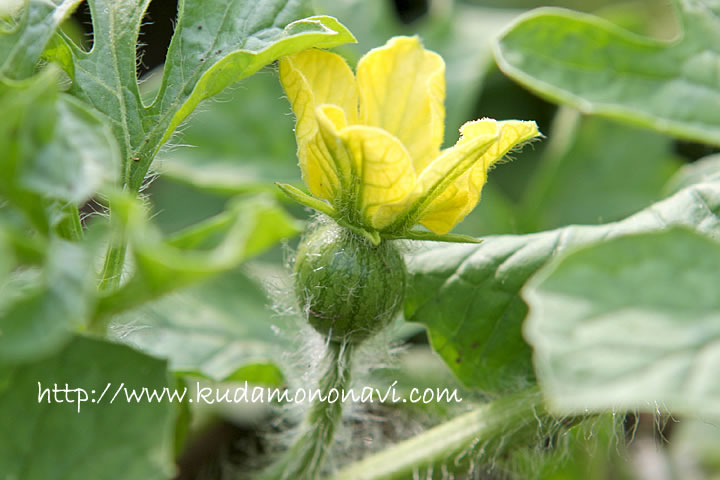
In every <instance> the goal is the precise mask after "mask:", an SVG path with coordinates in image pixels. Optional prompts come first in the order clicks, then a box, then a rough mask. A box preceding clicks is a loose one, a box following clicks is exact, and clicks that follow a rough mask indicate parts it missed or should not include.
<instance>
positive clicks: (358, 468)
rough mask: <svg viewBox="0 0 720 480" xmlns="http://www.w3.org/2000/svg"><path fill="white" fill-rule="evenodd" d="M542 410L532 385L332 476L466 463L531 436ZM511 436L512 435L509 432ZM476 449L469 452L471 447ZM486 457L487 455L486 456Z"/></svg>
mask: <svg viewBox="0 0 720 480" xmlns="http://www.w3.org/2000/svg"><path fill="white" fill-rule="evenodd" d="M544 414H545V411H544V407H543V401H542V396H541V394H540V392H539V390H538V389H537V388H535V387H533V388H530V389H528V390H526V391H523V392H520V393H518V394H513V395H508V396H507V397H503V398H500V399H498V400H495V401H493V402H490V403H487V404H485V405H483V406H481V407H479V408H476V409H474V410H473V411H471V412H469V413H466V414H464V415H460V416H459V417H456V418H455V419H453V420H451V421H449V422H447V423H444V424H442V425H439V426H437V427H435V428H432V429H430V430H428V431H427V432H425V433H422V434H420V435H417V436H415V437H413V438H411V439H409V440H406V441H404V442H400V443H398V444H396V445H395V446H393V447H390V448H388V449H385V450H383V451H382V452H380V453H377V454H375V455H372V456H370V457H367V458H365V459H363V460H361V461H359V462H356V463H353V464H351V465H349V466H348V467H346V468H344V469H343V470H341V471H340V472H338V473H337V474H336V475H335V476H333V477H332V478H333V480H388V479H406V478H414V477H413V475H414V474H416V473H417V472H418V471H422V469H433V468H435V469H438V468H439V467H440V466H442V465H444V466H445V467H446V468H448V469H449V470H453V469H461V468H465V470H466V471H467V469H468V468H470V465H471V464H472V463H473V462H477V461H480V462H482V460H483V459H482V458H478V456H480V455H487V456H490V455H492V456H497V455H500V454H502V450H503V448H504V446H507V445H517V444H519V443H521V442H522V441H523V440H520V439H519V438H517V437H518V436H519V437H522V438H525V437H524V436H527V438H526V439H527V440H528V441H530V440H529V439H530V438H535V436H536V435H537V429H538V419H539V418H541V417H542V416H543V415H544ZM511 437H512V438H511ZM475 449H478V451H477V452H475V453H474V454H473V451H474V450H475ZM486 460H487V459H486Z"/></svg>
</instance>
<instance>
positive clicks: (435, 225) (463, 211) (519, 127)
mask: <svg viewBox="0 0 720 480" xmlns="http://www.w3.org/2000/svg"><path fill="white" fill-rule="evenodd" d="M498 129H499V138H498V140H497V141H496V142H495V143H494V144H493V145H492V146H491V147H490V148H489V149H488V150H487V151H486V152H485V153H484V154H483V155H482V156H481V157H480V158H479V159H477V161H476V162H475V164H474V165H473V166H472V168H470V169H469V170H468V171H467V172H466V173H465V174H463V175H462V176H461V177H460V178H458V179H457V180H456V181H455V182H454V183H453V184H452V185H450V186H449V187H448V188H447V189H446V190H445V191H444V192H443V193H442V194H441V195H440V196H438V197H437V198H436V199H435V200H433V201H432V203H430V204H429V205H428V206H427V207H426V208H425V209H424V210H423V212H422V214H421V216H420V218H419V223H422V224H423V225H425V226H426V227H427V228H429V229H430V230H432V231H433V232H435V233H438V234H444V233H447V232H449V231H450V230H451V229H452V228H453V227H454V226H455V225H457V224H458V223H459V222H460V221H462V220H463V219H464V218H465V217H466V216H467V214H468V213H470V212H471V211H472V209H473V208H475V205H477V203H478V202H479V201H480V193H481V191H482V188H483V186H484V185H485V182H486V181H487V172H488V169H489V168H490V167H491V166H492V165H493V164H495V163H496V162H497V161H498V160H500V159H501V158H503V157H504V156H505V155H506V154H507V153H508V152H509V151H510V150H512V149H513V148H514V147H515V146H516V145H518V144H521V143H523V142H526V141H528V140H530V139H531V138H534V137H537V136H538V135H539V134H540V133H539V132H538V129H537V125H536V124H535V122H522V121H517V120H508V121H503V122H496V121H495V120H489V119H483V120H476V121H474V122H468V123H466V124H465V125H463V126H462V128H461V129H460V131H461V133H462V136H463V137H462V138H463V139H464V138H472V137H473V136H479V135H487V134H489V133H490V132H492V131H493V130H498ZM461 141H463V140H461ZM458 143H460V142H458Z"/></svg>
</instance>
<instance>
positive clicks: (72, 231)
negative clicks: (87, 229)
mask: <svg viewBox="0 0 720 480" xmlns="http://www.w3.org/2000/svg"><path fill="white" fill-rule="evenodd" d="M62 210H63V213H64V216H63V219H62V220H61V221H60V223H59V224H58V226H57V229H56V230H57V233H58V235H60V237H62V238H64V239H65V240H70V241H78V240H82V238H83V229H82V224H81V223H80V212H79V211H78V208H77V206H76V205H74V204H68V205H66V206H64V207H63V209H62Z"/></svg>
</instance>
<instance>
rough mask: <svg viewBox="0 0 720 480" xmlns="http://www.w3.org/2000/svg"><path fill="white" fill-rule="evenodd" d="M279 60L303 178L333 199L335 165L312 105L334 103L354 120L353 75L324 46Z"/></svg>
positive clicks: (316, 191) (337, 184) (337, 183)
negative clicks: (291, 115)
mask: <svg viewBox="0 0 720 480" xmlns="http://www.w3.org/2000/svg"><path fill="white" fill-rule="evenodd" d="M279 64H280V83H281V84H282V86H283V89H284V90H285V93H286V94H287V96H288V98H289V99H290V104H291V106H292V109H293V112H294V113H295V117H296V118H297V123H296V126H295V137H296V138H297V144H298V159H299V163H300V169H301V170H302V173H303V179H304V180H305V183H306V184H307V186H308V188H309V189H310V192H312V194H313V195H315V196H317V197H320V198H326V199H330V200H332V199H335V198H337V197H338V195H339V193H340V191H341V188H340V179H339V178H338V167H337V165H335V163H334V161H333V158H332V156H331V155H330V154H329V152H328V151H327V148H326V146H325V143H324V142H323V140H322V138H321V136H320V133H319V131H318V123H317V119H316V116H315V108H316V107H317V106H319V105H321V104H326V103H327V104H334V105H337V106H338V107H339V108H340V109H342V110H343V111H344V112H345V115H346V116H347V121H349V122H350V123H355V122H356V121H357V105H358V94H357V87H356V84H355V77H354V76H353V73H352V71H351V70H350V67H348V66H347V64H346V63H345V60H343V59H342V57H340V56H339V55H336V54H334V53H330V52H326V51H324V50H317V49H310V50H304V51H302V52H299V53H296V54H294V55H288V56H286V57H282V58H281V59H280V61H279Z"/></svg>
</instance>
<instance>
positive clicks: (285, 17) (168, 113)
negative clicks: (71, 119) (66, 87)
mask: <svg viewBox="0 0 720 480" xmlns="http://www.w3.org/2000/svg"><path fill="white" fill-rule="evenodd" d="M148 3H149V0H128V1H125V2H116V1H110V0H90V1H89V5H90V10H91V14H92V18H93V31H94V38H95V43H94V45H93V48H92V50H91V51H90V52H88V53H86V52H84V51H82V50H81V49H80V48H79V47H77V46H75V45H72V44H70V43H69V40H67V39H66V43H68V44H70V48H71V49H72V51H73V57H74V64H73V66H72V68H71V67H70V66H68V65H67V64H66V63H64V65H65V69H66V70H72V71H73V72H74V82H73V86H72V88H71V92H72V93H73V94H74V95H76V96H77V97H79V98H81V99H82V100H84V101H85V102H87V103H89V104H91V105H92V106H94V107H95V108H96V109H98V110H99V111H101V112H103V113H104V114H105V115H107V116H108V117H109V118H110V119H111V120H112V122H113V127H114V128H113V130H114V133H115V136H116V137H117V138H118V139H121V142H120V143H121V145H120V146H121V150H122V156H123V160H124V162H125V163H124V175H123V180H124V183H125V184H128V185H129V186H130V187H131V190H132V191H138V189H139V188H140V187H141V186H142V183H143V181H144V180H145V175H146V173H147V171H148V168H149V167H150V164H151V162H152V160H153V158H154V157H155V155H156V154H157V152H158V150H159V148H160V147H161V146H162V144H164V143H165V141H167V140H168V138H169V137H170V136H171V135H172V133H173V132H174V131H175V129H176V128H177V127H178V125H179V124H180V123H181V122H182V121H183V120H184V119H185V118H186V117H187V116H188V115H189V114H190V113H191V112H192V111H193V110H194V109H195V107H196V106H197V105H198V103H199V102H201V101H202V100H204V99H207V98H209V97H211V96H213V95H216V94H217V93H219V92H220V91H221V90H223V89H224V88H225V87H227V86H229V85H231V84H232V83H234V82H237V81H239V80H241V79H243V78H245V77H247V76H249V75H252V74H253V73H255V72H256V71H258V70H259V69H260V68H262V67H263V66H265V65H267V64H269V63H271V62H273V61H274V60H276V59H277V58H278V57H280V56H283V55H287V54H290V53H294V52H296V51H299V50H304V49H306V48H310V47H321V48H327V47H331V46H334V45H338V44H341V43H345V42H348V41H352V40H353V37H352V35H351V34H350V32H348V31H347V29H345V28H344V27H343V26H342V25H341V24H340V23H338V22H337V20H335V19H334V18H331V17H310V18H306V19H302V20H298V19H299V18H301V17H302V16H304V15H305V14H306V13H307V7H306V3H305V2H300V1H290V0H266V1H264V2H262V3H260V4H257V3H256V2H250V1H247V0H244V1H235V2H230V3H229V4H228V3H227V2H221V1H218V0H214V1H206V2H187V3H186V2H184V1H181V2H180V3H179V5H178V12H179V13H178V23H177V26H176V28H175V32H174V34H173V39H172V41H171V43H170V48H169V50H168V53H167V56H166V64H165V69H164V73H163V80H162V83H161V86H160V89H159V92H158V94H157V97H156V98H155V100H154V102H153V103H152V105H150V106H147V107H146V106H145V105H144V104H143V102H142V99H141V95H140V91H139V88H138V83H137V79H136V69H135V63H136V46H137V40H138V31H139V28H140V24H141V22H142V19H143V15H144V13H145V10H146V9H147V6H148ZM239 19H242V21H239ZM57 51H58V52H60V53H62V52H63V49H62V48H60V49H58V50H57Z"/></svg>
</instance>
